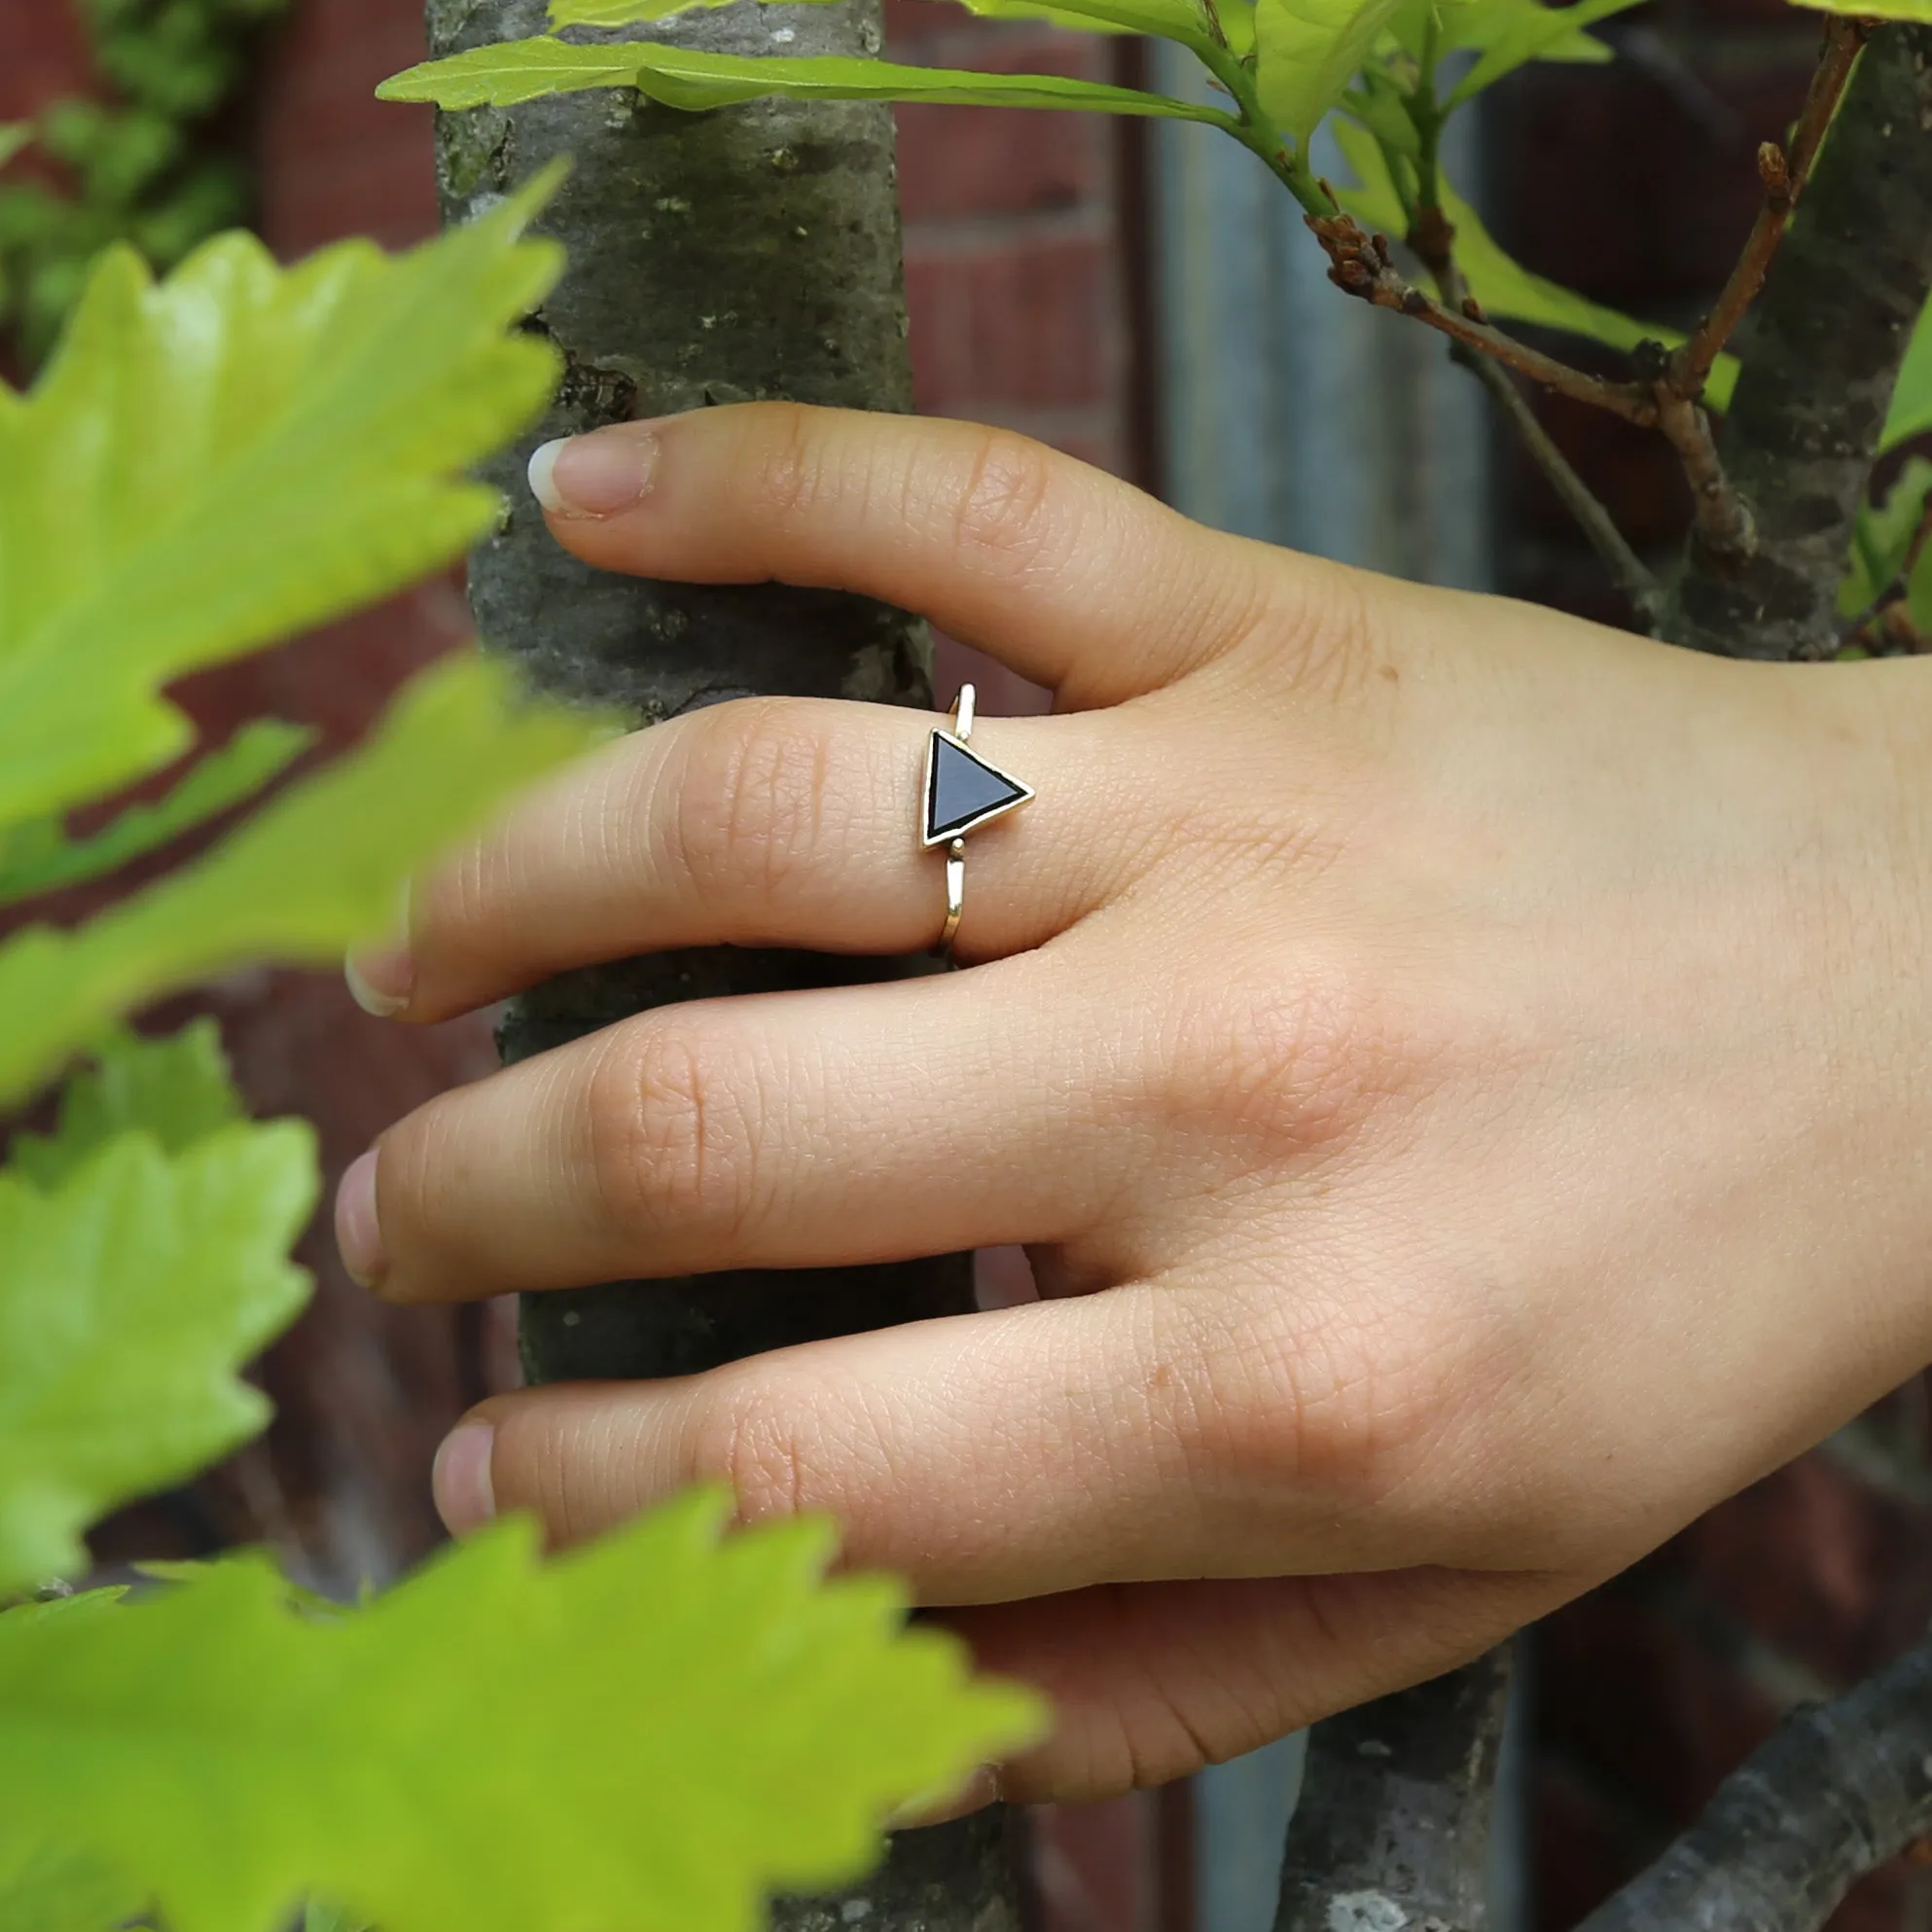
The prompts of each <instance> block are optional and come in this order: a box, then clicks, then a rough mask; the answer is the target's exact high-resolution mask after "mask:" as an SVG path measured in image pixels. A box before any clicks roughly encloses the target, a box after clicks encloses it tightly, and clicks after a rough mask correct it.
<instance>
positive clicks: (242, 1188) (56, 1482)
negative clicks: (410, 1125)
mask: <svg viewBox="0 0 1932 1932" xmlns="http://www.w3.org/2000/svg"><path fill="white" fill-rule="evenodd" d="M315 1190H316V1174H315V1149H314V1136H313V1134H312V1132H311V1131H310V1130H309V1128H308V1127H306V1126H305V1125H304V1124H303V1123H301V1122H297V1121H282V1122H277V1123H275V1124H273V1125H270V1126H268V1127H257V1126H253V1125H250V1124H245V1123H244V1124H237V1125H235V1126H233V1127H224V1128H222V1129H221V1130H219V1131H218V1132H215V1133H212V1134H208V1135H204V1136H202V1137H201V1138H199V1139H197V1140H196V1141H195V1142H194V1143H193V1145H191V1146H189V1147H188V1148H187V1149H185V1150H184V1151H183V1152H181V1153H178V1154H173V1155H170V1154H168V1153H166V1152H164V1151H163V1150H162V1148H161V1145H160V1144H159V1143H158V1142H157V1141H156V1140H155V1138H154V1137H153V1136H152V1135H151V1134H148V1133H144V1132H132V1133H125V1134H122V1135H120V1136H119V1137H118V1138H116V1139H114V1140H111V1141H109V1142H108V1143H107V1144H106V1145H105V1146H102V1147H100V1148H98V1149H97V1150H95V1152H94V1153H93V1155H92V1157H91V1158H90V1159H89V1160H88V1161H86V1162H85V1163H83V1164H82V1165H81V1166H80V1167H78V1168H77V1169H75V1170H74V1171H72V1172H71V1173H69V1174H67V1175H66V1176H65V1177H64V1178H63V1179H61V1180H60V1182H59V1184H58V1185H57V1186H56V1187H54V1188H53V1189H52V1190H51V1191H44V1190H43V1189H41V1188H40V1187H38V1186H36V1185H35V1184H34V1183H33V1182H31V1181H29V1180H27V1179H25V1178H23V1177H21V1176H19V1175H17V1174H10V1173H0V1595H5V1594H7V1593H8V1592H15V1591H18V1590H21V1589H23V1588H28V1587H31V1586H32V1585H34V1584H36V1583H38V1582H41V1581H43V1580H44V1579H46V1578H48V1577H53V1576H63V1575H68V1576H71V1575H73V1574H74V1573H75V1572H77V1571H78V1570H80V1569H81V1568H83V1567H84V1565H85V1563H86V1561H87V1555H86V1552H85V1550H84V1549H83V1548H82V1545H81V1532H82V1531H83V1530H84V1529H85V1528H86V1527H87V1526H88V1524H89V1523H90V1522H92V1521H94V1520H95V1519H96V1518H97V1517H99V1516H101V1515H103V1514H105V1513H106V1512H107V1511H108V1510H110V1509H112V1508H114V1507H115V1506H116V1505H117V1504H119V1503H123V1502H125V1501H126V1500H128V1499H129V1498H130V1497H133V1496H136V1495H140V1494H142V1493H144V1492H146V1491H148V1490H151V1489H155V1488H158V1487H161V1486H162V1485H166V1484H168V1483H173V1482H178V1481H180V1480H181V1479H183V1478H184V1477H187V1476H190V1475H192V1474H194V1472H195V1471H197V1469H200V1468H201V1467H203V1466H204V1465H205V1464H206V1463H208V1462H211V1461H213V1460H214V1459H215V1458H216V1457H217V1456H219V1455H221V1454H223V1453H225V1452H226V1451H227V1450H228V1449H233V1447H234V1446H235V1445H236V1444H237V1443H240V1442H243V1441H245V1440H246V1439H247V1438H248V1437H249V1436H251V1435H253V1434H255V1433H256V1432H257V1431H258V1430H259V1429H260V1428H261V1427H262V1425H263V1424H264V1422H265V1421H266V1420H267V1419H268V1402H267V1400H266V1399H265V1398H264V1397H263V1396H262V1395H261V1394H260V1392H259V1391H257V1390H255V1389H252V1388H249V1387H247V1386H245V1385H244V1384H243V1383H242V1382H240V1381H238V1380H237V1379H236V1378H235V1373H234V1372H235V1370H236V1369H237V1368H238V1367H239V1366H240V1365H241V1364H242V1363H244V1362H246V1361H247V1360H248V1359H249V1358H250V1357H251V1356H252V1355H254V1354H255V1353H257V1351H258V1350H260V1349H261V1347H262V1346H263V1344H264V1343H266V1342H268V1340H269V1338H270V1337H272V1336H274V1335H276V1334H278V1333H279V1332H280V1331H281V1329H282V1328H284V1327H285V1326H286V1325H287V1323H288V1322H289V1321H290V1320H291V1319H292V1318H293V1317H294V1315H295V1313H296V1311H297V1310H298V1309H299V1308H300V1307H301V1306H302V1304H303V1302H304V1299H305V1296H306V1293H307V1277H306V1276H305V1275H304V1273H303V1272H302V1270H300V1269H298V1268H296V1267H295V1266H294V1265H293V1264H292V1263H291V1262H290V1261H289V1259H288V1251H289V1247H290V1245H291V1244H292V1243H293V1241H294V1240H295V1237H296V1235H297V1234H299V1233H300V1232H301V1230H302V1227H303V1224H304V1222H305V1221H306V1220H307V1218H308V1214H309V1210H310V1209H311V1208H312V1207H313V1205H314V1202H315ZM8 1622H10V1620H6V1619H0V1625H4V1624H6V1623H8ZM0 1708H5V1709H6V1711H7V1720H6V1723H5V1725H0V1731H7V1732H9V1733H11V1731H12V1727H13V1723H14V1719H15V1716H16V1712H15V1710H14V1708H13V1699H12V1696H11V1694H6V1693H0ZM7 1808H8V1809H9V1811H10V1812H12V1811H13V1808H14V1807H13V1805H12V1799H11V1795H10V1798H9V1804H8V1807H7ZM72 1823H73V1818H72V1817H71V1816H69V1817H67V1818H62V1817H59V1816H58V1815H55V1814H51V1813H50V1814H43V1816H42V1819H41V1822H40V1825H39V1827H38V1830H39V1831H41V1832H44V1833H47V1834H50V1835H53V1836H54V1837H56V1838H57V1839H58V1840H59V1841H60V1842H61V1843H79V1842H80V1841H79V1840H77V1839H76V1837H75V1834H74V1833H73V1832H72V1831H71V1830H70V1829H69V1827H70V1826H71V1825H72ZM34 1829H35V1828H33V1827H31V1826H29V1833H30V1834H31V1832H32V1831H33V1830H34ZM6 1843H7V1840H6V1838H5V1837H4V1833H0V1847H4V1846H5V1844H6ZM94 1848H95V1849H101V1850H104V1851H105V1853H106V1855H107V1856H109V1857H110V1858H111V1859H113V1858H114V1853H113V1849H112V1847H111V1846H98V1845H97V1846H95V1847H94ZM114 1862H115V1863H116V1864H119V1863H120V1862H121V1861H120V1860H119V1859H114Z"/></svg>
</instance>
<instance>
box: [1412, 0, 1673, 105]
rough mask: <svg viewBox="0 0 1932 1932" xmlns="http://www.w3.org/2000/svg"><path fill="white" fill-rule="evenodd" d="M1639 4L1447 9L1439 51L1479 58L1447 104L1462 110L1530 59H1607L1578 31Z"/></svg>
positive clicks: (1588, 0)
mask: <svg viewBox="0 0 1932 1932" xmlns="http://www.w3.org/2000/svg"><path fill="white" fill-rule="evenodd" d="M1641 4H1642V0H1577V4H1576V5H1575V6H1573V7H1546V6H1544V5H1543V0H1482V4H1480V5H1477V6H1470V7H1456V8H1452V9H1450V10H1449V13H1448V14H1447V15H1446V16H1445V18H1444V34H1443V44H1444V46H1445V48H1464V47H1468V48H1480V49H1481V50H1482V54H1481V57H1480V58H1479V59H1478V60H1477V62H1476V64H1475V66H1473V67H1472V68H1471V69H1470V70H1469V72H1468V73H1467V74H1465V75H1464V76H1463V77H1462V79H1461V80H1460V81H1458V82H1457V83H1456V85H1455V87H1454V88H1453V89H1451V91H1450V93H1449V102H1448V105H1449V107H1451V108H1457V107H1461V106H1463V105H1465V104H1466V103H1467V102H1469V101H1471V100H1473V99H1474V98H1475V97H1476V96H1477V95H1478V94H1480V93H1481V92H1482V91H1483V89H1485V88H1486V87H1490V86H1493V85H1494V83H1496V82H1497V81H1500V80H1501V79H1502V78H1503V76H1504V75H1505V74H1513V73H1514V72H1515V71H1516V70H1517V69H1518V68H1519V67H1522V66H1526V65H1527V64H1528V63H1529V62H1530V61H1532V60H1608V59H1609V58H1610V54H1611V50H1610V49H1609V48H1608V47H1606V46H1605V45H1604V43H1603V42H1602V41H1600V40H1598V39H1596V38H1595V37H1594V36H1593V35H1592V34H1588V33H1586V32H1584V28H1586V27H1589V26H1593V25H1594V24H1595V23H1596V22H1597V21H1598V20H1605V19H1608V18H1610V17H1611V15H1613V14H1621V13H1623V12H1625V11H1626V10H1627V9H1628V8H1630V7H1635V6H1639V5H1641Z"/></svg>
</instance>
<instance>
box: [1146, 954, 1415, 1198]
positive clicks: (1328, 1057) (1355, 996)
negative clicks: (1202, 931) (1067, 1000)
mask: <svg viewBox="0 0 1932 1932" xmlns="http://www.w3.org/2000/svg"><path fill="white" fill-rule="evenodd" d="M1169 1033H1170V1037H1169V1039H1168V1040H1167V1042H1166V1043H1165V1046H1164V1051H1163V1055H1162V1060H1163V1071H1162V1073H1161V1075H1160V1077H1159V1086H1160V1092H1159V1104H1160V1105H1161V1107H1162V1110H1163V1113H1164V1114H1165V1116H1166V1117H1167V1119H1168V1120H1169V1121H1170V1122H1172V1123H1173V1124H1175V1125H1179V1126H1184V1127H1191V1128H1194V1129H1195V1130H1197V1131H1199V1132H1201V1133H1203V1134H1204V1135H1205V1136H1206V1137H1207V1138H1209V1139H1211V1140H1215V1141H1221V1142H1228V1141H1233V1142H1235V1143H1237V1144H1239V1145H1240V1146H1241V1147H1242V1148H1244V1149H1245V1150H1246V1151H1247V1153H1248V1154H1249V1156H1250V1157H1251V1158H1256V1159H1258V1160H1259V1161H1260V1162H1261V1163H1264V1164H1265V1165H1268V1166H1270V1167H1279V1166H1284V1165H1285V1166H1291V1167H1293V1166H1299V1165H1302V1164H1304V1163H1310V1162H1316V1161H1319V1160H1321V1159H1323V1158H1325V1157H1327V1156H1330V1155H1332V1154H1334V1153H1335V1152H1337V1151H1339V1149H1340V1148H1341V1147H1342V1146H1343V1145H1345V1144H1346V1143H1348V1142H1349V1141H1350V1140H1352V1139H1353V1137H1354V1136H1355V1134H1356V1133H1357V1132H1358V1131H1359V1130H1360V1128H1361V1127H1364V1126H1365V1125H1366V1124H1367V1121H1368V1119H1369V1118H1370V1116H1371V1114H1372V1113H1373V1112H1374V1110H1375V1107H1376V1105H1377V1101H1378V1099H1379V1098H1380V1097H1381V1090H1382V1089H1383V1088H1384V1087H1385V1086H1386V1084H1387V1079H1388V1066H1389V1060H1390V1043H1389V1042H1388V1041H1387V1040H1386V1038H1385V1037H1384V1035H1385V1033H1386V1027H1385V1025H1384V1023H1383V1021H1382V1020H1381V1017H1380V1005H1379V1001H1378V999H1377V994H1376V992H1375V990H1374V987H1373V985H1372V984H1370V976H1368V975H1366V974H1364V973H1363V971H1362V970H1361V969H1360V968H1359V967H1358V966H1355V965H1353V964H1352V963H1347V962H1343V961H1341V960H1339V959H1331V960H1327V961H1322V962H1319V963H1311V964H1308V965H1306V966H1305V967H1304V968H1303V969H1302V970H1301V971H1300V972H1299V973H1293V974H1288V975H1284V976H1282V977H1281V978H1280V979H1278V980H1274V981H1265V982H1263V983H1261V984H1243V983H1242V982H1240V981H1239V980H1235V981H1233V982H1230V983H1228V984H1222V985H1219V986H1212V987H1201V986H1199V985H1195V986H1191V987H1190V988H1188V991H1187V994H1186V996H1185V997H1184V998H1183V999H1182V1001H1181V1003H1180V1004H1179V1005H1178V1006H1177V1008H1176V1010H1175V1012H1174V1016H1173V1019H1172V1020H1171V1021H1170V1026H1169Z"/></svg>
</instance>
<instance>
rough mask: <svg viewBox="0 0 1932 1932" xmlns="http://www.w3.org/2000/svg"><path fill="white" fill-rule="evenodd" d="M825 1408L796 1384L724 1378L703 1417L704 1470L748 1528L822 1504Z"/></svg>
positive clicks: (700, 1451) (754, 1376) (757, 1376)
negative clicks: (723, 1485)
mask: <svg viewBox="0 0 1932 1932" xmlns="http://www.w3.org/2000/svg"><path fill="white" fill-rule="evenodd" d="M822 1438H823V1424H822V1421H821V1419H820V1413H819V1405H818V1404H816V1403H815V1402H813V1401H812V1400H810V1399H809V1391H803V1390H800V1389H798V1388H797V1387H795V1386H793V1385H792V1384H791V1382H790V1381H789V1379H788V1378H783V1377H773V1376H772V1375H770V1374H769V1373H768V1372H765V1371H760V1370H746V1371H743V1372H740V1373H738V1374H736V1375H729V1374H728V1375H727V1377H725V1378H724V1379H722V1380H721V1382H720V1385H719V1388H718V1392H717V1399H716V1400H715V1401H714V1402H713V1404H712V1405H711V1407H710V1410H709V1412H708V1413H707V1414H706V1415H705V1416H704V1417H703V1419H702V1421H701V1423H700V1425H699V1431H698V1442H697V1445H696V1449H695V1455H694V1462H695V1466H696V1468H697V1469H698V1471H699V1472H700V1473H701V1474H703V1475H705V1476H708V1477H713V1478H718V1477H722V1478H723V1479H724V1481H725V1482H727V1483H729V1484H730V1485H731V1488H732V1494H733V1496H734V1497H735V1498H736V1500H737V1513H738V1516H739V1517H740V1519H742V1520H743V1521H746V1522H755V1521H760V1520H761V1519H763V1518H767V1517H787V1516H798V1515H800V1514H801V1513H803V1512H804V1511H805V1510H808V1509H812V1508H814V1507H817V1506H818V1504H819V1502H820V1501H822V1498H821V1496H820V1494H819V1490H820V1486H821V1485H820V1481H819V1479H818V1478H817V1477H816V1476H815V1475H814V1471H815V1470H816V1469H818V1468H819V1467H820V1466H821V1465H822V1464H823V1462H824V1459H825V1458H824V1448H823V1441H822Z"/></svg>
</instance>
